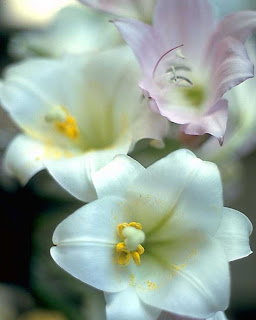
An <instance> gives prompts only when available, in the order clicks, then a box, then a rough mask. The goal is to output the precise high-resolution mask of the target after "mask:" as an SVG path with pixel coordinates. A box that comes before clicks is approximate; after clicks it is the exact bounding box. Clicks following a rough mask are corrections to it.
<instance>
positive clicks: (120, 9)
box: [79, 0, 156, 21]
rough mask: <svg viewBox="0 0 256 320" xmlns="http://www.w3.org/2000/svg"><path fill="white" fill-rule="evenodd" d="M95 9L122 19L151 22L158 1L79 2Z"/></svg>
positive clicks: (89, 0)
mask: <svg viewBox="0 0 256 320" xmlns="http://www.w3.org/2000/svg"><path fill="white" fill-rule="evenodd" d="M79 1H80V2H82V3H84V4H85V5H87V6H89V7H92V8H94V9H98V10H102V11H105V12H108V13H112V14H115V15H118V16H121V17H126V18H136V19H140V20H145V21H147V20H150V18H151V16H152V11H153V9H154V7H155V3H156V0H146V1H145V0H79Z"/></svg>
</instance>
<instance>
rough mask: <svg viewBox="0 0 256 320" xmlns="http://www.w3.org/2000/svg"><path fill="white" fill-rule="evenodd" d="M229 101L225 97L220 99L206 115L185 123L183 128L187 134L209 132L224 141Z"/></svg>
mask: <svg viewBox="0 0 256 320" xmlns="http://www.w3.org/2000/svg"><path fill="white" fill-rule="evenodd" d="M227 119H228V102H227V100H225V99H222V100H219V101H218V102H217V103H216V104H215V105H214V106H213V107H212V108H211V109H210V110H209V111H208V112H207V113H206V114H205V115H204V116H202V117H199V118H198V119H197V121H194V122H191V123H188V124H185V125H184V126H183V127H182V130H183V131H184V132H185V133H186V134H191V135H202V134H205V133H209V134H211V135H213V136H215V137H216V138H217V139H218V140H219V142H220V144H222V143H223V140H224V134H225V131H226V127H227Z"/></svg>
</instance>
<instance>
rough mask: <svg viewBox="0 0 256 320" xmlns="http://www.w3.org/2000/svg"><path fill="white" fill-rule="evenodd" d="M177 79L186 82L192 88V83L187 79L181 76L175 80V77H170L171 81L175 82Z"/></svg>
mask: <svg viewBox="0 0 256 320" xmlns="http://www.w3.org/2000/svg"><path fill="white" fill-rule="evenodd" d="M177 79H180V80H184V81H186V82H187V83H188V84H190V85H191V86H193V82H192V81H190V80H189V79H188V78H186V77H183V76H176V79H175V77H172V78H171V81H173V82H176V81H177ZM179 85H181V84H179Z"/></svg>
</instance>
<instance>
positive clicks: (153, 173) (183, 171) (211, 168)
mask: <svg viewBox="0 0 256 320" xmlns="http://www.w3.org/2000/svg"><path fill="white" fill-rule="evenodd" d="M206 186H207V188H206ZM128 195H129V198H130V202H131V203H135V207H134V209H133V211H134V214H135V215H136V212H137V211H140V210H138V209H136V208H137V207H136V206H139V205H141V207H142V208H141V210H144V211H145V214H144V215H140V216H139V217H138V219H140V220H141V221H140V222H141V224H142V225H143V228H144V230H145V232H146V233H147V232H151V233H152V237H153V235H154V238H155V237H158V238H159V237H160V238H162V236H163V235H164V233H163V232H162V231H163V229H161V228H162V227H163V225H165V226H166V230H167V229H168V227H169V223H168V219H169V221H170V223H173V220H174V219H178V220H180V219H181V220H182V221H183V219H184V221H189V223H188V224H189V225H190V227H191V228H192V229H193V228H194V227H196V228H197V229H202V230H205V231H206V230H207V232H209V233H211V234H215V232H216V231H217V229H218V227H219V224H220V221H221V217H222V212H221V208H222V205H223V203H222V186H221V179H220V175H219V171H218V169H217V167H216V165H215V164H213V163H210V162H206V161H201V160H200V159H198V158H197V157H196V156H195V155H194V154H193V153H192V152H190V151H188V150H178V151H175V152H173V153H171V154H170V155H168V156H167V157H165V158H163V159H161V160H159V161H157V162H156V163H154V164H153V165H151V166H150V167H148V168H147V170H145V171H144V172H142V173H140V174H139V175H138V176H137V177H136V178H135V180H134V181H133V183H132V185H131V186H130V188H129V194H128ZM136 199H137V200H136ZM144 199H145V201H143V200H144ZM143 208H144V209H143ZM156 212H157V214H156ZM152 221H154V226H153V225H152ZM156 221H158V223H157V222H156ZM210 221H211V222H210ZM163 222H165V223H163ZM186 224H187V223H186ZM156 226H158V227H156ZM160 227H161V228H160Z"/></svg>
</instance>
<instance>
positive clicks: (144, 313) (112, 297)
mask: <svg viewBox="0 0 256 320" xmlns="http://www.w3.org/2000/svg"><path fill="white" fill-rule="evenodd" d="M105 299H106V302H107V307H106V312H107V319H109V320H120V319H122V320H131V319H136V320H145V319H147V320H156V319H157V317H158V315H159V314H160V312H161V310H159V309H157V308H154V307H151V306H149V305H147V304H145V303H144V302H143V301H141V300H140V298H139V297H138V295H137V292H136V290H135V288H133V287H129V288H128V289H126V290H123V291H121V292H118V293H107V292H106V293H105Z"/></svg>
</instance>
